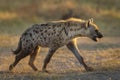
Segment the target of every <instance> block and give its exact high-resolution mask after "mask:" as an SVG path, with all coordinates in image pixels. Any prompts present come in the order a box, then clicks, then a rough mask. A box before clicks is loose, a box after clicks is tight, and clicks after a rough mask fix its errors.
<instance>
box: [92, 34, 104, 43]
mask: <svg viewBox="0 0 120 80" xmlns="http://www.w3.org/2000/svg"><path fill="white" fill-rule="evenodd" d="M102 37H103V35H100V36H93V37H92V40H94V41H96V42H97V41H98V40H99V39H101V38H102Z"/></svg>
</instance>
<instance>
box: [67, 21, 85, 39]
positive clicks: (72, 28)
mask: <svg viewBox="0 0 120 80" xmlns="http://www.w3.org/2000/svg"><path fill="white" fill-rule="evenodd" d="M83 25H84V22H81V23H80V22H72V21H71V22H69V25H68V37H69V38H76V37H80V36H84V33H85V32H84V30H85V28H84V27H83Z"/></svg>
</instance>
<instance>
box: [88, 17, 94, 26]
mask: <svg viewBox="0 0 120 80" xmlns="http://www.w3.org/2000/svg"><path fill="white" fill-rule="evenodd" d="M92 22H93V18H90V19H89V20H88V21H87V26H88V27H89V26H90V23H92Z"/></svg>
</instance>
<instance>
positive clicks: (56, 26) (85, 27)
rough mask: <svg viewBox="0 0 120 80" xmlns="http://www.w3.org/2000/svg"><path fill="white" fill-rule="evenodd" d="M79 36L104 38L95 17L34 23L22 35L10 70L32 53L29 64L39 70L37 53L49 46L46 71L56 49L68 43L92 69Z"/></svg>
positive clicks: (86, 67)
mask: <svg viewBox="0 0 120 80" xmlns="http://www.w3.org/2000/svg"><path fill="white" fill-rule="evenodd" d="M78 37H88V38H91V39H92V40H94V41H97V38H102V37H103V35H102V34H101V33H100V32H99V30H98V26H97V25H96V24H95V23H94V22H93V19H89V20H81V19H76V18H70V19H67V20H60V21H52V22H47V23H43V24H34V25H32V26H31V27H30V28H28V29H27V30H26V31H25V32H24V33H23V34H22V36H21V37H20V40H19V43H18V47H17V49H16V50H15V51H13V53H14V54H16V57H15V61H14V63H13V64H11V65H10V67H9V70H12V69H13V68H14V67H15V66H16V65H17V63H18V62H19V61H20V60H21V59H23V58H25V57H26V56H28V55H30V60H29V65H30V66H31V67H32V69H33V70H35V71H37V70H38V69H37V68H36V67H35V66H34V64H33V63H34V60H35V57H36V54H37V52H38V50H39V48H40V47H48V48H49V52H48V54H47V56H46V58H45V60H44V65H43V67H42V71H46V67H47V64H48V63H49V61H50V59H51V57H52V56H53V54H54V53H55V51H56V50H57V49H58V48H60V47H62V46H64V45H66V46H67V47H68V49H69V50H71V51H72V52H73V54H74V55H75V57H76V58H77V59H78V61H79V62H80V63H81V64H82V65H83V66H84V68H85V69H86V70H87V71H90V70H92V68H91V67H88V66H87V65H86V64H85V62H84V60H83V57H82V56H81V55H80V54H79V50H78V48H77V46H76V38H78Z"/></svg>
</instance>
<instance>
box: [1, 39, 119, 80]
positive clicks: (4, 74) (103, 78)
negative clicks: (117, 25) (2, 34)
mask: <svg viewBox="0 0 120 80" xmlns="http://www.w3.org/2000/svg"><path fill="white" fill-rule="evenodd" d="M15 46H17V45H15ZM78 47H79V50H80V54H81V55H82V56H83V57H84V59H85V62H86V64H87V65H89V66H91V67H93V68H94V70H93V71H91V72H86V71H85V70H84V68H83V66H82V65H80V64H79V62H78V61H77V59H76V58H75V57H74V55H73V54H72V53H71V52H70V51H69V50H68V49H67V48H66V47H65V46H64V47H62V48H60V49H59V50H57V52H56V53H55V54H54V56H53V57H52V60H51V62H50V63H49V65H48V67H47V69H48V71H49V73H43V72H41V68H42V65H43V61H44V58H45V56H46V54H47V51H48V49H47V48H42V49H41V51H40V53H38V55H37V58H36V60H35V65H36V67H37V68H38V69H39V71H37V72H35V71H33V70H32V69H31V68H30V67H29V65H28V60H29V57H26V58H25V59H23V60H21V61H20V63H19V64H18V65H17V66H16V67H15V68H14V69H13V71H9V70H8V67H9V65H10V64H11V63H12V62H13V61H14V57H15V56H14V55H13V54H12V53H11V51H10V49H11V47H1V49H0V80H120V38H119V37H116V38H113V37H109V38H104V39H102V40H100V41H99V42H97V43H96V42H93V41H92V40H89V39H87V38H79V39H78ZM13 48H15V47H13Z"/></svg>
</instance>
